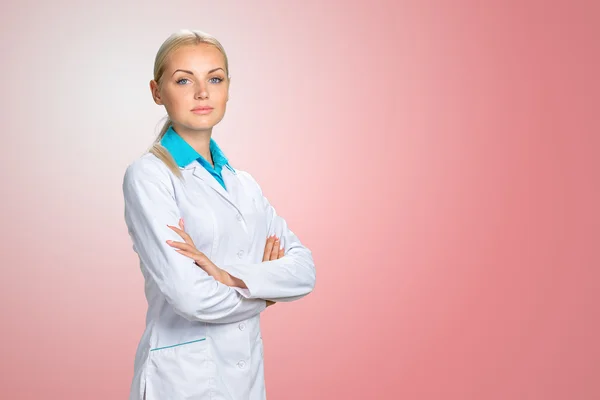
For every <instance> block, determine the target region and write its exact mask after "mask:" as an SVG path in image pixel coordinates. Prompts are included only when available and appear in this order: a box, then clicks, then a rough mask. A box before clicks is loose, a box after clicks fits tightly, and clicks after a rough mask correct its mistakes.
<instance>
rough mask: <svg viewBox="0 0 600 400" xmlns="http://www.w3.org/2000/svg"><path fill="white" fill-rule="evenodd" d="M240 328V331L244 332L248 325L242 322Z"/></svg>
mask: <svg viewBox="0 0 600 400" xmlns="http://www.w3.org/2000/svg"><path fill="white" fill-rule="evenodd" d="M238 327H239V328H240V331H243V330H244V329H245V328H246V324H244V323H243V322H242V323H241V324H239V325H238Z"/></svg>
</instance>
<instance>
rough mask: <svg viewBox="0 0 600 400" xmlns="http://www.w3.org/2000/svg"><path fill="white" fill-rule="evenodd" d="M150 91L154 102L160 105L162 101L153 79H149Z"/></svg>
mask: <svg viewBox="0 0 600 400" xmlns="http://www.w3.org/2000/svg"><path fill="white" fill-rule="evenodd" d="M150 92H151V93H152V98H153V99H154V102H155V103H156V104H158V105H159V106H162V105H163V102H162V99H161V97H160V90H159V89H158V84H157V83H156V81H155V80H151V81H150Z"/></svg>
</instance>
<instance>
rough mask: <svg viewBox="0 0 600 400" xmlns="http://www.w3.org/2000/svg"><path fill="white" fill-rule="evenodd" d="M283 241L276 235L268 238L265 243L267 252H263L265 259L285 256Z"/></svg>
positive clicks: (269, 259) (270, 259)
mask: <svg viewBox="0 0 600 400" xmlns="http://www.w3.org/2000/svg"><path fill="white" fill-rule="evenodd" d="M280 245H281V242H280V241H279V238H278V237H277V236H275V235H272V236H269V237H268V238H267V244H266V245H265V252H264V254H263V261H272V260H277V259H279V258H281V257H283V254H284V249H280V248H279V246H280Z"/></svg>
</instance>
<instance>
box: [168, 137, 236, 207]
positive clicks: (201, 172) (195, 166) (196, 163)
mask: <svg viewBox="0 0 600 400" xmlns="http://www.w3.org/2000/svg"><path fill="white" fill-rule="evenodd" d="M160 144H161V145H162V146H163V147H164V148H166V149H167V150H168V151H169V153H171V156H172V157H173V159H174V160H175V163H176V164H177V165H178V166H179V168H182V169H185V170H192V174H193V175H194V176H195V177H197V178H200V179H201V180H202V181H204V182H205V183H206V184H207V185H208V186H210V187H211V188H212V189H213V190H214V191H216V192H217V193H218V194H219V195H221V196H222V197H223V198H224V199H225V200H226V201H227V202H229V203H230V204H231V205H232V206H233V207H234V208H235V209H236V210H237V211H238V212H239V213H240V214H241V215H242V216H243V217H244V218H246V216H245V215H244V213H243V212H242V210H241V208H240V206H239V204H238V200H239V196H240V193H239V192H238V187H237V185H236V184H235V183H236V182H235V180H236V176H235V175H237V172H236V171H235V170H234V169H233V168H232V167H231V165H229V161H228V160H227V157H225V154H223V152H222V151H221V149H220V148H219V146H218V145H217V143H216V142H215V141H214V140H213V139H212V138H211V139H210V152H211V155H212V158H213V162H214V164H215V166H214V169H215V170H216V171H217V172H219V173H220V174H221V176H222V177H223V180H224V182H225V185H226V186H227V188H228V190H225V189H223V187H222V186H221V184H220V183H219V182H217V180H216V179H215V178H214V176H212V175H211V173H210V172H208V170H207V168H213V167H212V166H211V165H210V163H209V162H208V161H206V159H205V158H204V157H202V156H201V155H200V154H198V152H197V151H196V150H194V148H193V147H192V146H190V145H189V144H188V143H187V142H186V141H185V140H184V139H183V138H182V137H181V136H179V134H178V133H177V132H175V131H174V130H173V127H172V126H170V127H169V129H168V130H167V131H166V132H165V134H164V136H163V137H162V139H161V141H160ZM224 166H225V167H227V169H228V170H229V171H227V170H223V171H222V172H221V170H222V168H223V167H224ZM230 171H231V172H230Z"/></svg>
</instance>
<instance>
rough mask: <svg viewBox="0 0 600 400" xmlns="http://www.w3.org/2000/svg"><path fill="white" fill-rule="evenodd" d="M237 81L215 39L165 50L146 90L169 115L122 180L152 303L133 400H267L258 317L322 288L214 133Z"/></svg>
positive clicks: (191, 39) (183, 34) (181, 40)
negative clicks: (274, 306) (273, 306)
mask: <svg viewBox="0 0 600 400" xmlns="http://www.w3.org/2000/svg"><path fill="white" fill-rule="evenodd" d="M229 84H230V77H229V69H228V63H227V56H226V54H225V51H224V50H223V47H222V46H221V44H220V43H219V42H218V41H217V40H216V39H215V38H214V37H211V36H210V35H207V34H205V33H203V32H199V31H187V30H186V31H180V32H177V33H175V34H173V35H171V36H170V37H169V38H168V39H167V40H166V41H165V42H164V43H163V44H162V46H161V47H160V49H159V50H158V53H157V55H156V59H155V65H154V80H152V81H151V82H150V89H151V92H152V96H153V98H154V101H155V102H156V104H159V105H163V106H164V107H165V109H166V111H167V114H168V119H167V122H166V123H165V125H164V127H163V129H162V131H161V133H160V135H159V136H158V138H157V140H156V142H155V143H154V145H153V147H152V148H151V149H150V151H149V152H148V153H146V154H144V155H142V156H141V157H140V158H138V159H137V160H135V161H134V162H133V163H132V164H131V165H129V166H128V167H127V170H126V172H125V176H124V180H123V194H124V198H125V221H126V223H127V227H128V230H129V235H130V237H131V239H132V241H133V249H134V251H135V252H136V253H137V254H138V256H139V259H140V267H141V270H142V274H143V276H144V279H145V293H146V298H147V300H148V312H147V315H146V329H145V331H144V334H143V335H142V338H141V341H140V343H139V346H138V349H137V352H136V357H135V364H134V377H133V382H132V385H131V392H130V396H129V399H130V400H142V399H147V400H183V399H187V400H190V399H229V400H238V399H239V400H242V399H243V400H248V399H251V400H255V399H265V398H266V394H265V383H264V369H263V343H262V337H261V332H260V323H259V322H260V313H261V312H262V311H263V310H265V308H266V307H267V306H268V305H271V304H273V303H274V302H281V301H292V300H297V299H299V298H301V297H303V296H305V295H307V294H308V293H310V292H311V291H312V290H313V288H314V286H315V278H316V275H315V266H314V262H313V258H312V254H311V251H310V250H309V249H307V248H306V247H305V246H304V245H303V244H302V243H301V242H300V240H299V239H298V237H297V236H296V235H295V234H294V233H293V232H292V231H291V230H290V229H289V228H288V226H287V224H286V221H285V220H284V219H283V218H281V217H280V216H278V215H277V213H276V212H275V209H274V208H273V207H272V206H271V205H270V204H269V201H268V200H267V199H266V198H265V197H264V196H263V194H262V191H261V188H260V186H259V185H258V183H257V182H256V181H255V180H254V179H253V177H252V176H251V175H250V174H249V173H247V172H244V171H241V170H238V169H234V168H233V167H232V166H231V165H230V164H229V162H228V160H227V158H226V157H225V155H224V154H223V152H222V151H221V150H220V148H219V146H217V143H216V142H215V141H214V139H212V137H211V136H212V128H213V126H215V125H216V124H217V123H218V122H219V121H220V120H221V119H222V118H223V115H224V113H225V107H226V103H227V101H228V97H229Z"/></svg>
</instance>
